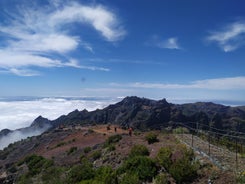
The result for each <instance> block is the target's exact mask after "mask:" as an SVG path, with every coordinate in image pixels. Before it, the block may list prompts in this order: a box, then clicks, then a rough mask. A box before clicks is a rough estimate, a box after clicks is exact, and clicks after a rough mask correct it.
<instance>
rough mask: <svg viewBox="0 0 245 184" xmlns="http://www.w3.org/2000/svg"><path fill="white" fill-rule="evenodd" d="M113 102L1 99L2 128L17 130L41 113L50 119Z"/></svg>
mask: <svg viewBox="0 0 245 184" xmlns="http://www.w3.org/2000/svg"><path fill="white" fill-rule="evenodd" d="M110 103H113V100H108V101H107V100H101V101H99V100H96V101H93V100H89V101H86V100H67V99H65V98H43V99H39V100H27V101H0V111H1V115H0V130H2V129H5V128H8V129H11V130H15V129H18V128H23V127H26V126H29V125H30V124H31V123H32V122H33V120H34V119H35V118H37V117H38V116H39V115H41V116H43V117H45V118H48V119H50V120H53V119H56V118H58V117H59V116H61V115H64V114H68V113H69V112H71V111H73V110H76V109H78V110H83V109H87V110H88V111H92V110H95V109H101V108H104V107H106V106H107V105H109V104H110Z"/></svg>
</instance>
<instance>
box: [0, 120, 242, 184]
mask: <svg viewBox="0 0 245 184" xmlns="http://www.w3.org/2000/svg"><path fill="white" fill-rule="evenodd" d="M147 133H148V132H137V131H134V132H133V135H132V136H129V135H128V131H127V130H123V129H121V128H119V127H117V131H116V132H115V130H114V126H113V125H111V127H110V130H108V129H107V126H106V125H98V126H90V127H80V126H77V127H66V128H57V129H55V130H52V131H51V132H46V133H44V134H42V135H40V136H37V137H32V138H28V139H26V140H22V141H20V142H18V143H15V144H12V145H10V146H9V147H8V148H6V149H5V150H4V151H1V152H0V158H1V159H0V183H1V182H2V183H3V181H5V183H7V182H6V178H9V181H14V180H13V179H11V177H15V174H16V173H15V174H11V173H10V172H9V170H8V169H9V168H11V166H13V165H14V164H15V163H17V162H18V161H20V160H22V159H23V158H25V157H26V156H27V155H30V154H37V155H41V156H43V157H45V158H47V159H52V160H53V161H54V162H55V164H56V165H59V166H71V165H74V164H77V163H79V162H80V159H81V155H83V154H84V149H85V148H87V147H90V148H91V149H92V150H100V151H101V152H102V156H101V157H100V158H99V159H97V160H95V161H94V163H93V164H94V167H100V166H102V165H110V166H112V168H114V169H116V168H118V167H119V166H120V164H121V163H122V162H123V160H125V158H127V156H128V154H129V152H130V150H131V148H132V147H133V146H134V145H139V144H141V145H145V146H147V148H148V150H149V152H150V157H151V158H155V156H156V154H157V152H158V150H159V149H160V148H161V147H172V148H173V149H175V147H176V149H177V147H178V146H179V145H180V144H181V142H183V143H185V144H188V145H191V137H190V135H188V134H186V135H174V134H167V133H162V132H160V131H155V132H154V133H156V134H157V135H158V139H159V141H158V142H156V143H154V144H148V143H147V141H146V140H145V135H146V134H147ZM116 134H120V135H122V139H121V140H120V141H119V142H118V143H117V144H115V150H113V151H110V152H108V151H107V150H106V149H104V148H103V143H104V142H105V141H106V140H107V139H108V137H110V136H112V135H116ZM194 145H195V146H193V147H194V148H195V150H198V151H199V152H196V154H197V158H198V159H199V161H200V162H201V163H202V165H203V168H201V169H200V171H199V174H198V175H199V176H198V178H197V179H196V180H195V181H194V182H193V183H208V180H209V179H210V178H211V179H212V180H213V182H214V183H217V184H219V183H220V184H223V183H236V180H235V178H236V175H235V172H234V170H232V168H234V163H235V162H234V159H233V160H232V158H235V157H234V153H231V152H228V151H226V150H224V149H223V150H222V151H221V150H216V149H215V146H211V154H212V156H211V157H210V158H209V157H208V156H207V155H206V154H205V153H207V146H205V145H206V143H205V142H204V141H202V140H200V139H199V138H197V137H195V142H194ZM72 148H74V151H71V150H72ZM201 152H202V153H201ZM218 153H220V154H222V155H218ZM221 157H222V159H220V158H221ZM211 158H213V159H217V160H218V164H219V165H220V166H222V167H219V165H218V164H216V162H214V161H213V160H212V159H211ZM243 163H244V160H242V159H241V158H240V157H239V165H241V166H244V164H243ZM206 166H207V167H206ZM239 168H240V167H239ZM240 169H242V168H240ZM16 175H18V173H17V174H16ZM9 183H11V182H9ZM12 183H13V182H12ZM172 183H174V181H172Z"/></svg>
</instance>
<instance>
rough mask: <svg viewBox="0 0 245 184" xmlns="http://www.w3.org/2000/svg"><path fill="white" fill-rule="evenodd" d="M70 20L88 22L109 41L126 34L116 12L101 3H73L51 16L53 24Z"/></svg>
mask: <svg viewBox="0 0 245 184" xmlns="http://www.w3.org/2000/svg"><path fill="white" fill-rule="evenodd" d="M69 22H81V23H88V24H90V25H92V27H94V28H95V29H96V30H97V31H99V32H100V33H101V34H102V35H103V36H104V37H105V38H106V39H107V40H108V41H117V40H119V39H121V38H122V37H124V36H125V34H126V32H125V30H124V29H123V28H122V27H121V25H119V22H118V20H117V18H116V16H115V14H113V13H112V12H111V11H109V10H108V9H107V8H105V7H103V6H100V5H98V6H84V5H80V4H76V3H71V4H70V5H69V6H66V7H64V8H63V9H62V10H60V11H57V12H54V13H53V15H52V16H51V18H50V24H51V25H53V26H56V25H60V24H64V23H69Z"/></svg>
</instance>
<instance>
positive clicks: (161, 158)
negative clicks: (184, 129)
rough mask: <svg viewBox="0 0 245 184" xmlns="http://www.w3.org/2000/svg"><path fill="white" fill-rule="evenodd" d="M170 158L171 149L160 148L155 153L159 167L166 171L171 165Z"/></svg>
mask: <svg viewBox="0 0 245 184" xmlns="http://www.w3.org/2000/svg"><path fill="white" fill-rule="evenodd" d="M171 156H172V151H171V149H170V148H169V147H162V148H160V149H159V151H158V153H157V156H156V161H157V163H158V164H159V165H160V166H162V167H164V168H165V169H166V170H169V168H170V166H171V164H172V160H171Z"/></svg>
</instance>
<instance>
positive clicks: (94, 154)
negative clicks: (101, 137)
mask: <svg viewBox="0 0 245 184" xmlns="http://www.w3.org/2000/svg"><path fill="white" fill-rule="evenodd" d="M101 155H102V153H101V151H100V150H96V151H94V152H93V153H92V155H91V157H92V159H93V160H97V159H99V158H100V157H101Z"/></svg>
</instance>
